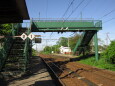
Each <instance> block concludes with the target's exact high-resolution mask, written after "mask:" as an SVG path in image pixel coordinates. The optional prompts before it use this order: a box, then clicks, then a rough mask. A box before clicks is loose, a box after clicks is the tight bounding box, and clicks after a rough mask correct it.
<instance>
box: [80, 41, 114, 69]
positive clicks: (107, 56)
mask: <svg viewBox="0 0 115 86" xmlns="http://www.w3.org/2000/svg"><path fill="white" fill-rule="evenodd" d="M80 62H81V63H84V64H88V65H92V66H95V67H98V68H102V69H109V70H112V71H115V41H112V42H111V44H110V45H109V46H108V47H107V49H106V50H105V51H104V52H103V53H102V54H101V55H100V59H99V61H95V57H90V58H87V59H83V60H81V61H80Z"/></svg>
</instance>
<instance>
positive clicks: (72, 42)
mask: <svg viewBox="0 0 115 86" xmlns="http://www.w3.org/2000/svg"><path fill="white" fill-rule="evenodd" d="M79 38H80V35H79V34H75V35H74V36H73V37H70V38H69V44H70V48H71V49H72V50H73V49H74V47H75V45H76V43H77V42H78V39H79Z"/></svg>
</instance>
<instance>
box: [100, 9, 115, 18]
mask: <svg viewBox="0 0 115 86" xmlns="http://www.w3.org/2000/svg"><path fill="white" fill-rule="evenodd" d="M113 12H115V9H114V10H112V11H110V12H108V13H106V14H105V15H103V16H102V17H101V18H99V19H102V18H104V17H106V16H108V15H109V14H111V13H113Z"/></svg>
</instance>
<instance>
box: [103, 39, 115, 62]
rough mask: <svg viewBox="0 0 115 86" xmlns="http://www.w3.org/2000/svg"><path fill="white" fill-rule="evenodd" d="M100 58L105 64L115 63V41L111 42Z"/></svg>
mask: <svg viewBox="0 0 115 86" xmlns="http://www.w3.org/2000/svg"><path fill="white" fill-rule="evenodd" d="M102 57H103V58H106V60H107V62H110V63H113V64H114V63H115V41H112V42H111V44H110V45H109V46H108V48H107V49H106V50H105V51H104V52H103V53H102Z"/></svg>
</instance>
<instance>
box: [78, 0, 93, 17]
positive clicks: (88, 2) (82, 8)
mask: <svg viewBox="0 0 115 86" xmlns="http://www.w3.org/2000/svg"><path fill="white" fill-rule="evenodd" d="M91 1H92V0H89V1H88V2H87V4H86V5H85V6H84V7H83V8H82V10H81V11H82V12H83V11H84V10H85V8H86V7H87V6H88V5H89V4H90V3H91ZM79 15H80V13H79V14H78V15H77V16H79Z"/></svg>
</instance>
